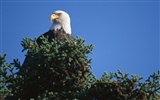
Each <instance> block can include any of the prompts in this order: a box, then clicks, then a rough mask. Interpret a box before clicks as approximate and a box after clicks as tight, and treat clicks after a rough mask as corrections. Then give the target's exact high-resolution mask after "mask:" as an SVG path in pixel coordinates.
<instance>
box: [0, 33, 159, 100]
mask: <svg viewBox="0 0 160 100" xmlns="http://www.w3.org/2000/svg"><path fill="white" fill-rule="evenodd" d="M69 38H70V37H67V36H65V37H64V38H63V41H62V40H60V39H57V38H55V39H52V40H48V38H47V37H44V36H41V37H40V38H38V40H36V39H34V40H32V39H30V38H26V39H23V41H22V46H23V47H24V49H23V50H22V51H25V50H28V52H27V54H26V59H27V60H25V63H24V64H23V65H21V64H20V62H19V60H18V59H14V61H13V63H10V64H8V63H6V60H5V58H6V55H4V56H2V55H0V73H1V74H0V75H1V78H0V83H1V84H0V99H1V100H3V99H6V100H17V99H21V100H30V99H34V100H43V99H45V100H52V99H54V100H66V99H68V100H72V99H80V100H83V99H84V100H152V99H153V100H154V99H155V100H157V99H158V96H159V90H160V83H159V79H160V72H158V73H157V74H156V73H154V74H153V75H150V76H149V78H148V79H147V80H146V81H144V82H141V80H142V79H143V78H142V77H138V76H135V75H132V76H131V78H129V76H128V74H127V73H123V72H122V71H120V70H119V71H118V73H110V74H107V73H104V75H103V76H102V77H101V79H96V78H95V76H94V75H93V74H92V72H91V71H90V69H91V66H90V63H91V59H89V58H88V54H90V53H92V49H93V46H92V45H86V44H85V41H84V40H83V39H81V38H78V37H77V38H75V39H69ZM37 41H39V42H37ZM39 44H40V45H39Z"/></svg>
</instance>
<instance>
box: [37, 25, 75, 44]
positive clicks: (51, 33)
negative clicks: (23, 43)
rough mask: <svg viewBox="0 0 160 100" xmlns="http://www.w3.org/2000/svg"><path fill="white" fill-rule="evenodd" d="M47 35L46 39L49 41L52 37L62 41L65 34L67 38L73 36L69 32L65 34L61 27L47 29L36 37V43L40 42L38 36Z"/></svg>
mask: <svg viewBox="0 0 160 100" xmlns="http://www.w3.org/2000/svg"><path fill="white" fill-rule="evenodd" d="M42 36H44V37H47V36H48V41H49V42H51V40H52V39H54V38H57V39H58V40H60V41H62V42H63V41H64V39H65V36H67V37H68V38H69V39H73V37H72V36H71V35H70V34H67V33H66V32H65V31H64V30H63V29H62V28H61V29H59V30H49V31H48V32H46V33H44V34H42V35H41V36H39V37H38V39H37V43H38V44H39V45H40V44H41V42H42V41H41V39H40V37H42Z"/></svg>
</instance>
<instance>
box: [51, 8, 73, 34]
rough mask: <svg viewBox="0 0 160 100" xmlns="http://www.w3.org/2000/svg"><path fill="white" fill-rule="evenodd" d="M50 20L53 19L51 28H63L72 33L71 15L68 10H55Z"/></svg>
mask: <svg viewBox="0 0 160 100" xmlns="http://www.w3.org/2000/svg"><path fill="white" fill-rule="evenodd" d="M50 21H53V24H52V26H51V28H50V30H57V29H60V28H63V29H64V31H65V32H66V33H67V34H71V25H70V16H69V15H68V14H67V13H66V12H64V11H62V10H57V11H55V12H54V13H53V14H51V16H50Z"/></svg>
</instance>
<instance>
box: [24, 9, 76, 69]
mask: <svg viewBox="0 0 160 100" xmlns="http://www.w3.org/2000/svg"><path fill="white" fill-rule="evenodd" d="M50 21H51V22H53V24H52V25H51V27H50V29H49V31H48V32H45V33H44V34H42V35H40V36H39V37H38V38H37V44H38V45H41V44H42V40H41V37H42V36H44V37H48V41H49V42H51V41H52V39H54V38H57V39H58V40H60V41H62V42H63V41H64V39H65V36H67V37H68V38H69V39H73V37H72V35H71V24H70V16H69V15H68V14H67V13H66V12H65V11H62V10H57V11H55V12H54V13H52V14H51V15H50ZM28 60H29V58H27V57H26V58H25V60H24V62H23V64H22V66H23V67H24V66H26V63H27V62H28Z"/></svg>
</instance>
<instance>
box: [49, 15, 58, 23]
mask: <svg viewBox="0 0 160 100" xmlns="http://www.w3.org/2000/svg"><path fill="white" fill-rule="evenodd" d="M58 18H59V16H58V15H57V14H52V15H51V16H50V21H51V22H52V21H53V20H55V19H58Z"/></svg>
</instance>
